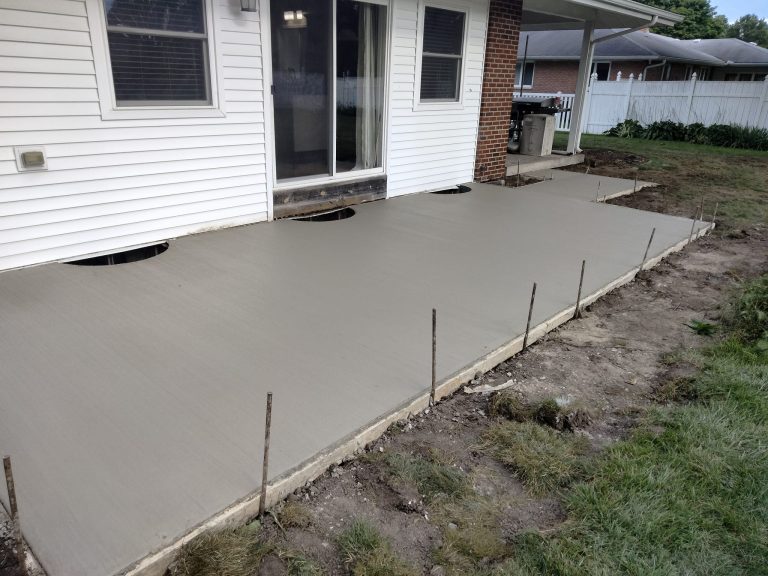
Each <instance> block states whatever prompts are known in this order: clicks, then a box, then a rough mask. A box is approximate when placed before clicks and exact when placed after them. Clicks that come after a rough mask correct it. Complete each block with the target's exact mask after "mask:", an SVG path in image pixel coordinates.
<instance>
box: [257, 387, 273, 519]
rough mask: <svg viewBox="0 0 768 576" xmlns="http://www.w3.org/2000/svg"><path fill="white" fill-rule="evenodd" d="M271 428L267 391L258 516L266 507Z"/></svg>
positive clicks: (269, 400)
mask: <svg viewBox="0 0 768 576" xmlns="http://www.w3.org/2000/svg"><path fill="white" fill-rule="evenodd" d="M270 428H272V392H267V417H266V422H265V424H264V459H263V461H262V465H261V498H259V516H264V510H265V509H266V507H267V481H268V479H269V433H270Z"/></svg>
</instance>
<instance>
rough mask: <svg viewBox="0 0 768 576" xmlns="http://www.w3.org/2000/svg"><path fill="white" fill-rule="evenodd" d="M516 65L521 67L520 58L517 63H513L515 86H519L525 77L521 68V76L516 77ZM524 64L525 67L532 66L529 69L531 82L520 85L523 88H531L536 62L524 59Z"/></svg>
mask: <svg viewBox="0 0 768 576" xmlns="http://www.w3.org/2000/svg"><path fill="white" fill-rule="evenodd" d="M518 66H520V68H522V67H523V61H522V60H518V61H517V63H516V64H515V88H520V83H521V82H522V81H523V79H524V78H525V70H523V73H522V75H521V77H520V78H519V79H518V77H517V67H518ZM525 66H526V68H527V67H528V66H533V68H532V69H531V83H530V84H523V86H522V87H523V89H526V88H533V83H534V81H535V79H536V62H535V61H526V62H525Z"/></svg>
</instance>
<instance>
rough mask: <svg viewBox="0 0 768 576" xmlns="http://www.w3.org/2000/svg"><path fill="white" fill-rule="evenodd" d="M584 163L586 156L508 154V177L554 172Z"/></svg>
mask: <svg viewBox="0 0 768 576" xmlns="http://www.w3.org/2000/svg"><path fill="white" fill-rule="evenodd" d="M582 162H584V154H565V153H562V154H548V155H547V156H527V155H525V154H507V176H517V170H518V166H519V168H520V174H528V173H529V172H535V171H537V170H552V169H553V168H562V167H563V166H573V165H575V164H581V163H582Z"/></svg>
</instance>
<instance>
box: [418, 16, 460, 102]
mask: <svg viewBox="0 0 768 576" xmlns="http://www.w3.org/2000/svg"><path fill="white" fill-rule="evenodd" d="M465 17H466V14H465V13H464V12H457V11H455V10H445V9H443V8H434V7H432V6H427V7H425V9H424V43H423V48H422V58H421V101H422V102H429V101H432V102H457V101H459V100H460V90H461V64H462V58H463V56H464V20H465Z"/></svg>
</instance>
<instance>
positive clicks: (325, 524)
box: [261, 153, 768, 575]
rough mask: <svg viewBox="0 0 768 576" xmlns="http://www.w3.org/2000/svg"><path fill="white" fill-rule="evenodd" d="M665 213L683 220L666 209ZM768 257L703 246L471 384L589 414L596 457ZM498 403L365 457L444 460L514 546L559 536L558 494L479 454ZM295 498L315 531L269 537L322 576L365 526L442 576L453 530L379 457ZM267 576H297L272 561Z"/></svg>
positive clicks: (682, 370)
mask: <svg viewBox="0 0 768 576" xmlns="http://www.w3.org/2000/svg"><path fill="white" fill-rule="evenodd" d="M600 158H602V159H603V160H605V163H604V164H603V167H605V166H606V165H608V166H609V167H612V166H615V167H616V170H617V171H618V172H622V174H623V176H624V177H626V169H627V167H628V166H629V167H631V166H633V165H634V164H635V163H636V162H637V163H639V162H642V158H639V157H635V156H632V155H630V156H629V157H628V156H627V155H625V156H621V155H620V153H619V154H615V153H614V155H613V156H611V157H610V158H607V159H606V156H605V154H602V155H601V156H600ZM617 164H618V166H617ZM583 169H584V168H583V167H582V170H583ZM609 171H612V170H610V168H609ZM663 198H664V194H663V190H662V191H659V189H658V188H656V189H647V190H643V191H641V192H638V193H637V194H635V195H633V196H629V197H626V198H624V199H622V201H621V203H622V204H625V205H630V206H634V207H638V208H647V207H648V206H655V207H656V208H660V206H659V205H658V204H654V203H655V202H662V200H663ZM659 199H662V200H659ZM661 208H663V209H664V211H671V212H673V213H674V212H675V210H674V209H670V206H669V205H668V204H667V205H664V206H662V207H661ZM766 255H768V234H766V231H765V229H761V228H760V227H756V228H754V229H750V230H749V231H736V233H734V231H733V230H731V231H730V232H729V233H727V234H722V235H717V236H708V237H705V238H703V239H701V240H700V241H698V242H696V243H694V244H693V245H691V246H689V247H687V248H686V249H685V250H684V251H683V252H681V253H678V254H675V255H672V256H671V257H670V258H668V259H667V260H666V261H664V262H662V263H661V264H660V265H658V266H657V267H656V268H654V269H652V270H649V271H645V272H643V273H641V274H640V275H639V276H638V277H637V279H636V280H635V281H634V282H632V283H631V284H629V285H626V286H624V287H622V288H620V289H618V290H615V291H614V292H612V293H610V294H608V295H607V296H606V297H604V298H603V299H601V300H600V301H598V302H597V303H595V304H594V305H592V306H591V307H589V308H588V309H587V310H585V312H584V314H583V317H582V318H580V319H578V320H573V321H571V322H569V323H567V324H566V325H564V326H562V327H561V328H560V329H558V330H556V331H554V332H552V333H550V334H549V335H547V336H546V337H545V338H544V339H543V340H542V341H540V342H538V343H536V344H535V345H533V346H531V347H530V348H529V349H528V350H527V351H525V352H524V353H522V354H519V355H518V356H516V357H514V358H512V359H510V360H508V361H507V362H504V363H503V364H501V365H499V366H497V367H496V368H495V369H493V370H491V371H490V372H488V373H486V374H483V375H478V376H477V377H476V379H475V380H474V381H473V385H475V384H490V385H498V384H502V383H505V382H508V381H510V380H511V381H513V383H514V384H513V386H512V388H511V390H513V391H514V393H516V394H519V395H520V396H521V397H522V398H524V399H526V400H529V401H531V400H535V399H544V398H556V399H561V400H563V401H568V402H570V403H573V404H576V405H579V406H582V407H584V408H586V409H587V410H588V411H589V413H590V414H591V416H592V422H591V423H590V424H589V425H588V426H586V427H584V428H582V429H579V430H577V433H578V434H582V435H584V436H586V437H587V438H589V439H590V441H591V443H592V445H593V447H594V448H595V450H599V449H600V448H603V447H605V446H606V445H610V444H611V443H613V442H615V441H617V440H619V439H622V438H624V437H626V436H627V434H628V433H629V431H631V429H632V427H633V425H634V424H635V423H636V421H637V419H638V418H639V417H641V416H642V415H643V413H644V412H645V411H646V410H647V409H648V408H649V407H650V406H652V405H653V404H654V403H658V402H663V401H667V399H665V397H664V395H663V394H661V393H659V390H660V389H662V388H663V387H664V385H665V384H666V383H668V382H669V381H672V380H679V379H681V378H682V379H684V378H685V377H686V376H687V375H689V373H691V372H692V368H691V367H690V366H688V365H687V364H686V363H685V362H684V361H682V360H681V358H684V352H685V351H686V350H689V349H693V348H697V347H701V346H705V345H707V344H708V342H709V339H708V338H707V337H705V336H701V335H698V334H696V333H695V332H694V331H693V330H691V329H690V328H689V327H688V326H687V324H689V323H690V322H692V321H695V320H702V321H708V322H711V323H713V324H717V323H718V321H719V319H720V316H721V314H722V308H721V307H722V305H723V302H724V301H726V299H727V297H728V295H729V293H730V291H731V290H733V289H735V288H736V286H737V285H738V284H739V282H741V281H742V280H744V279H747V278H750V277H754V276H756V275H758V274H761V273H766V272H768V259H767V258H766ZM490 398H491V397H490V396H489V395H487V394H466V393H464V392H458V393H457V394H455V395H454V396H453V397H452V398H450V399H448V400H446V401H444V402H441V403H440V404H439V405H438V406H436V407H435V408H433V409H431V410H429V411H425V412H424V413H421V414H416V415H413V416H412V417H411V418H409V419H408V420H406V421H402V422H400V423H398V424H397V425H395V426H393V427H392V428H391V429H390V430H389V431H388V432H387V434H385V435H384V436H383V437H382V438H381V439H380V440H379V441H377V442H376V443H375V444H373V445H371V446H369V447H367V449H366V451H367V452H368V453H369V454H370V453H373V454H375V453H376V452H379V453H381V452H398V453H404V454H415V455H420V454H425V453H426V452H427V451H437V452H439V453H441V454H443V455H445V457H447V458H448V460H449V461H450V462H452V463H453V465H454V466H456V467H458V468H460V469H461V470H463V471H465V472H466V473H467V474H468V475H469V477H470V478H471V479H472V484H473V488H474V490H475V492H477V493H479V494H481V495H484V496H489V497H492V498H493V499H494V501H496V502H498V503H499V506H500V507H501V508H502V512H501V517H500V520H499V522H498V531H499V534H500V535H501V537H502V538H503V539H504V540H506V541H511V540H512V539H513V538H514V536H515V535H516V534H517V533H519V532H520V531H521V530H531V529H533V530H539V531H542V532H544V531H549V530H553V529H556V528H557V527H558V526H559V525H560V524H561V523H562V522H563V521H564V520H565V518H566V513H565V510H564V509H563V506H562V504H561V502H560V499H559V497H558V495H556V494H554V495H551V496H547V497H536V496H533V495H531V494H530V493H529V492H528V491H527V490H526V488H525V486H524V485H523V484H522V483H521V482H520V480H519V479H518V478H517V477H516V476H515V474H514V473H513V472H512V471H511V470H509V469H507V468H505V467H504V466H502V465H500V464H498V463H497V462H496V461H495V460H494V459H493V458H491V457H490V456H487V455H485V454H483V453H482V452H481V451H480V450H478V441H479V438H480V435H481V434H482V433H483V431H484V430H486V429H487V428H488V427H489V425H490V423H491V422H492V421H493V418H492V417H491V416H490V415H489V401H490ZM677 399H678V400H679V398H677ZM290 500H292V501H295V502H300V503H302V504H303V505H305V506H306V508H307V510H308V511H309V513H310V516H311V519H312V520H311V525H310V526H309V527H307V528H301V529H298V528H287V529H286V531H285V532H283V531H282V530H281V529H280V528H278V527H277V526H276V525H275V523H274V522H272V521H267V522H266V524H265V528H266V530H267V533H268V534H269V535H270V537H271V538H273V539H274V540H275V541H276V542H277V543H278V545H279V546H280V547H281V548H283V549H291V550H295V551H298V552H300V553H301V554H303V555H305V556H306V557H308V558H312V559H314V560H315V561H316V562H317V563H318V564H319V565H320V566H321V568H322V571H323V573H326V574H330V575H337V574H338V575H341V574H347V573H349V568H348V566H346V565H345V559H344V558H343V557H342V556H341V554H340V552H339V550H338V549H337V546H336V538H337V535H338V534H339V533H340V531H341V530H343V529H344V527H345V526H347V525H348V524H349V522H350V521H351V520H353V519H355V518H360V517H362V518H366V519H369V520H370V521H371V523H372V524H374V525H375V526H377V527H378V528H379V529H380V530H381V531H382V533H383V534H385V535H386V536H387V537H388V538H389V539H390V541H391V542H392V545H393V548H394V550H396V551H397V554H398V556H399V557H401V558H402V559H404V560H406V561H407V562H409V563H410V564H412V565H413V566H414V567H416V569H417V571H418V572H421V573H425V574H427V573H432V574H442V573H444V567H442V566H437V567H436V566H435V559H434V558H435V557H434V552H435V550H436V549H438V548H439V547H440V546H441V544H442V542H443V534H445V532H446V530H449V529H451V527H449V526H442V525H439V524H438V523H437V522H435V520H434V519H433V518H431V517H430V513H429V506H428V505H426V504H425V503H424V501H423V498H422V496H421V495H419V494H418V492H417V491H416V490H415V489H413V488H410V489H408V488H403V487H402V486H397V485H393V484H392V483H391V482H390V481H389V480H388V475H387V474H386V473H385V471H384V470H382V468H381V464H380V463H379V461H377V459H375V458H370V457H366V455H361V456H360V457H359V458H356V459H354V460H352V461H350V462H346V463H344V464H342V465H341V466H338V467H335V468H333V469H331V470H330V471H328V472H327V473H326V474H325V475H324V476H323V477H321V478H320V479H318V480H317V481H316V482H315V483H313V484H311V485H308V486H306V487H305V488H303V489H302V490H299V491H297V492H296V493H294V494H292V495H291V497H290ZM278 513H279V510H278ZM430 571H432V572H430ZM261 573H262V574H287V573H288V572H287V569H286V566H285V565H284V564H283V563H282V562H281V561H280V560H279V559H278V558H277V557H276V556H274V557H272V558H271V559H270V561H269V562H267V563H265V564H264V565H263V568H262V571H261Z"/></svg>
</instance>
